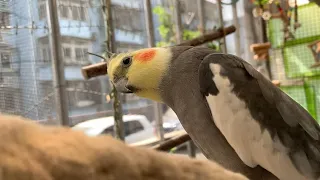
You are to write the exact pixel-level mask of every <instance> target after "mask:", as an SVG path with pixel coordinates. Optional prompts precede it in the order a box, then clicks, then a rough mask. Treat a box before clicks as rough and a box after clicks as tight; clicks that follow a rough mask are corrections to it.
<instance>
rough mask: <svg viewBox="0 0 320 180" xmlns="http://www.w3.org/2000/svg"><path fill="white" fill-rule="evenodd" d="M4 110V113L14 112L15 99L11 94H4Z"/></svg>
mask: <svg viewBox="0 0 320 180" xmlns="http://www.w3.org/2000/svg"><path fill="white" fill-rule="evenodd" d="M4 95H5V96H4V108H3V109H5V110H6V111H14V110H15V108H16V107H15V97H14V94H13V93H11V92H7V93H5V94H4Z"/></svg>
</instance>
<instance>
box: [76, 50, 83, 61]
mask: <svg viewBox="0 0 320 180" xmlns="http://www.w3.org/2000/svg"><path fill="white" fill-rule="evenodd" d="M75 53H76V59H77V60H79V59H81V58H82V57H83V55H82V49H81V48H75Z"/></svg>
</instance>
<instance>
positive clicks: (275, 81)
mask: <svg viewBox="0 0 320 180" xmlns="http://www.w3.org/2000/svg"><path fill="white" fill-rule="evenodd" d="M272 84H273V85H275V86H277V87H280V84H281V83H280V81H279V80H272Z"/></svg>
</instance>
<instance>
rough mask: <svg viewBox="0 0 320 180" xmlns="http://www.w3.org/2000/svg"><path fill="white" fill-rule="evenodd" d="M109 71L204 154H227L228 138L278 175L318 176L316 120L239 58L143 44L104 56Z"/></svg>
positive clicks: (283, 179)
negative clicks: (166, 110) (164, 110)
mask: <svg viewBox="0 0 320 180" xmlns="http://www.w3.org/2000/svg"><path fill="white" fill-rule="evenodd" d="M108 75H109V77H110V80H111V82H112V83H113V84H114V85H115V87H116V88H117V90H118V91H120V92H122V93H135V94H136V95H138V96H140V97H144V98H149V99H152V100H155V101H158V102H162V103H165V104H167V105H168V106H170V107H171V108H172V109H173V110H174V111H175V113H176V114H177V116H178V118H179V120H180V121H181V123H182V125H183V126H184V128H185V129H186V131H187V132H188V134H189V135H190V136H191V138H192V139H193V140H194V141H195V143H196V144H197V145H198V147H199V148H200V149H202V151H203V152H204V154H205V155H207V156H210V155H211V154H214V153H213V152H214V151H216V152H215V154H221V155H222V154H229V155H230V156H233V154H232V152H231V150H230V148H228V147H227V146H226V145H225V144H226V142H227V143H228V144H229V145H230V146H231V147H232V148H233V150H234V151H235V152H236V154H237V155H238V157H239V158H240V159H241V160H242V162H243V163H244V164H246V165H247V166H249V167H251V168H253V167H256V166H257V165H260V166H261V167H263V168H264V169H266V170H268V171H269V172H271V173H272V174H274V175H275V176H276V177H277V178H279V179H280V180H305V179H310V180H316V179H320V178H319V176H320V141H319V139H320V127H319V124H318V123H317V122H316V121H315V119H314V118H313V117H312V116H311V115H310V114H309V113H308V112H307V111H306V110H305V109H304V108H303V107H301V106H300V105H299V104H298V103H296V102H295V101H294V100H293V99H291V98H290V97H289V96H288V95H286V94H285V93H284V92H282V91H281V90H280V89H279V88H278V87H276V86H274V85H273V84H272V83H271V82H270V81H269V80H267V79H266V78H265V77H264V76H263V75H261V74H260V73H259V72H258V71H256V70H255V69H254V68H253V67H252V66H251V65H250V64H249V63H247V62H246V61H244V60H242V59H241V58H239V57H236V56H234V55H229V54H221V53H216V52H215V51H214V50H212V49H209V48H205V47H191V46H173V47H162V48H146V49H140V50H137V51H133V52H129V53H122V54H119V55H117V56H116V57H114V58H111V60H110V61H109V63H108ZM217 128H218V129H219V131H217ZM221 134H222V135H223V137H224V138H225V139H226V142H225V141H224V140H223V139H221V138H220V137H221ZM212 139H214V140H212ZM208 144H209V145H208ZM213 146H214V147H213ZM220 146H221V147H222V148H221V147H220ZM224 151H225V152H224ZM213 156H214V157H211V159H214V160H216V161H218V162H219V163H221V164H222V165H224V166H225V167H228V168H230V169H232V170H234V171H240V172H241V171H243V173H244V174H245V172H244V171H247V170H243V169H239V168H238V167H240V166H241V164H239V162H236V161H235V160H234V159H228V157H222V156H219V155H213ZM230 158H233V157H230ZM230 162H233V163H236V164H230ZM245 175H248V174H245ZM248 177H249V178H250V177H251V178H252V179H255V178H256V179H262V177H256V176H251V175H250V174H249V175H248Z"/></svg>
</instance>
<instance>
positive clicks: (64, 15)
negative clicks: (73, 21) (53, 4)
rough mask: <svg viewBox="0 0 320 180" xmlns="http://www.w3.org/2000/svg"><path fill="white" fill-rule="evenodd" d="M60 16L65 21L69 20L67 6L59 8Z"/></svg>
mask: <svg viewBox="0 0 320 180" xmlns="http://www.w3.org/2000/svg"><path fill="white" fill-rule="evenodd" d="M60 16H61V17H62V18H66V19H68V18H69V8H68V7H67V6H65V5H61V6H60Z"/></svg>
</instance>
